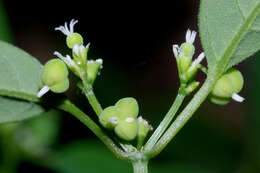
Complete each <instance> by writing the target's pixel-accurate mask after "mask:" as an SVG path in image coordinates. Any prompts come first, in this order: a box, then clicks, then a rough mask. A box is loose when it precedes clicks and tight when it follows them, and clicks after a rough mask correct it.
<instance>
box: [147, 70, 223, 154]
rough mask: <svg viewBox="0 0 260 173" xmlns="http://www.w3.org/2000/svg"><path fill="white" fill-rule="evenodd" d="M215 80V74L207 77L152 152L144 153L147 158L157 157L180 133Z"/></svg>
mask: <svg viewBox="0 0 260 173" xmlns="http://www.w3.org/2000/svg"><path fill="white" fill-rule="evenodd" d="M217 74H219V73H217ZM217 78H218V75H216V74H214V75H209V76H208V78H207V79H206V81H205V83H204V85H203V86H202V87H201V89H200V90H199V91H198V92H197V93H196V94H195V96H194V97H193V99H192V100H191V101H190V103H189V104H188V105H187V106H186V108H185V109H184V110H183V111H182V112H181V114H180V115H179V116H178V117H177V118H176V120H175V121H174V122H173V123H172V124H171V126H170V127H169V129H168V130H167V131H166V132H165V133H164V135H163V136H162V137H161V138H160V140H159V141H158V142H157V143H156V145H155V146H154V147H153V148H152V150H151V151H148V152H147V153H146V154H147V156H148V157H150V158H151V157H154V156H156V155H158V154H159V153H160V152H161V151H162V150H163V149H164V148H165V147H166V146H167V144H168V143H169V142H170V141H171V140H172V138H173V137H174V136H175V135H176V134H177V133H178V132H179V131H180V129H181V128H182V127H183V126H184V125H185V124H186V122H187V121H188V120H189V119H190V118H191V117H192V115H193V113H194V112H195V111H196V110H197V109H198V108H199V106H200V105H201V103H202V102H203V101H204V100H205V99H206V98H207V96H208V94H209V93H210V91H211V89H212V87H213V86H214V83H215V81H216V79H217Z"/></svg>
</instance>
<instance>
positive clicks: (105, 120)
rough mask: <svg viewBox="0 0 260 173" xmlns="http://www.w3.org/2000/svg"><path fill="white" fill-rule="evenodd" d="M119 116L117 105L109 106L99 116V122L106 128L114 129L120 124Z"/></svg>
mask: <svg viewBox="0 0 260 173" xmlns="http://www.w3.org/2000/svg"><path fill="white" fill-rule="evenodd" d="M118 121H119V118H118V116H117V113H116V107H115V106H109V107H107V108H106V109H104V110H103V111H102V113H101V114H100V116H99V122H100V123H101V124H102V125H103V127H105V128H106V129H109V130H112V129H114V128H115V127H116V125H117V124H118Z"/></svg>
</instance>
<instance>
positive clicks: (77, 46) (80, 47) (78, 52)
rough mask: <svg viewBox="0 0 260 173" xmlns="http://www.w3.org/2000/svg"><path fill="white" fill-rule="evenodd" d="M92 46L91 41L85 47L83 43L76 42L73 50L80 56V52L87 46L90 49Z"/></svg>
mask: <svg viewBox="0 0 260 173" xmlns="http://www.w3.org/2000/svg"><path fill="white" fill-rule="evenodd" d="M89 46H90V43H88V44H87V46H86V47H84V46H83V45H82V44H81V45H78V44H75V45H74V47H73V49H72V51H73V52H74V53H75V54H76V55H77V56H80V53H81V52H82V51H83V50H84V49H85V48H86V49H88V48H89Z"/></svg>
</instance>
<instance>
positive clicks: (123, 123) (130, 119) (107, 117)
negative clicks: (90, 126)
mask: <svg viewBox="0 0 260 173" xmlns="http://www.w3.org/2000/svg"><path fill="white" fill-rule="evenodd" d="M138 114H139V107H138V103H137V101H136V100H135V99H134V98H132V97H127V98H123V99H120V100H119V101H118V102H117V103H116V104H115V105H114V106H109V107H107V108H106V109H104V110H103V112H102V113H101V115H100V117H99V121H100V123H101V124H102V125H103V127H104V128H106V129H108V130H114V131H115V134H116V135H117V136H118V137H119V138H121V139H123V140H126V141H132V140H134V139H135V138H137V139H138V140H144V138H145V137H146V136H147V134H148V132H149V130H152V128H151V126H150V125H149V124H148V122H147V121H146V120H144V119H143V118H142V117H138Z"/></svg>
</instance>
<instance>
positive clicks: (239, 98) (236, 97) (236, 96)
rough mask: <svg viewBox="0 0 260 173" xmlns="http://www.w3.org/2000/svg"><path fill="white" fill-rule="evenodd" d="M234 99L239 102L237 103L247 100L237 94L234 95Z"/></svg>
mask: <svg viewBox="0 0 260 173" xmlns="http://www.w3.org/2000/svg"><path fill="white" fill-rule="evenodd" d="M232 99H233V100H235V101H237V102H243V101H244V100H245V99H244V98H243V97H241V96H240V95H238V94H237V93H233V94H232Z"/></svg>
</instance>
